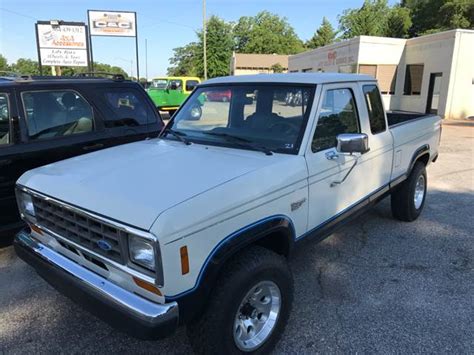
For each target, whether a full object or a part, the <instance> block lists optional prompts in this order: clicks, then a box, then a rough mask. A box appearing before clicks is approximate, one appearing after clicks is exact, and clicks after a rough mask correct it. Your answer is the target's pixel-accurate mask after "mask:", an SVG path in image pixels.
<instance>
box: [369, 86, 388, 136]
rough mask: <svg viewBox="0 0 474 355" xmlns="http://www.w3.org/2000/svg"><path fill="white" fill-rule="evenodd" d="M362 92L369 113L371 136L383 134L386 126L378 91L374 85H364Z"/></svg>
mask: <svg viewBox="0 0 474 355" xmlns="http://www.w3.org/2000/svg"><path fill="white" fill-rule="evenodd" d="M363 91H364V97H365V103H366V104H367V111H368V113H369V122H370V131H371V132H372V134H377V133H381V132H384V131H385V130H386V128H387V125H386V123H385V114H384V110H383V104H382V99H381V98H380V93H379V89H377V86H376V85H364V88H363Z"/></svg>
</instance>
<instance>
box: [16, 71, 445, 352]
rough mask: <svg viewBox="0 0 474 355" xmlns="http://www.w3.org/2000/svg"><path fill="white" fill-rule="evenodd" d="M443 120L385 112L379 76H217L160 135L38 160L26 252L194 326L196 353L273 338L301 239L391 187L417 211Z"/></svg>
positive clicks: (59, 283) (133, 307)
mask: <svg viewBox="0 0 474 355" xmlns="http://www.w3.org/2000/svg"><path fill="white" fill-rule="evenodd" d="M229 91H230V93H231V94H230V95H228V97H229V100H228V101H206V100H203V99H202V98H203V97H208V96H218V95H219V93H226V94H227V93H228V92H229ZM289 96H293V97H296V96H297V97H300V98H301V99H300V100H298V103H295V102H294V101H293V102H291V103H288V100H287V97H289ZM440 134H441V119H440V117H438V116H434V115H423V114H415V113H386V112H385V111H384V108H383V102H382V98H381V96H380V93H379V89H378V87H377V82H376V81H375V79H373V78H372V77H370V76H365V75H353V74H326V73H321V74H308V73H305V74H271V75H256V76H236V77H226V78H218V79H213V80H209V81H207V82H206V83H204V84H201V85H199V86H198V87H197V88H196V90H194V91H193V93H192V94H191V96H190V97H189V99H188V100H187V101H186V102H185V104H184V105H183V106H181V108H180V109H179V110H178V111H177V112H176V115H175V116H174V117H173V119H172V120H171V121H170V122H169V124H168V125H167V126H166V128H165V129H164V130H163V131H162V133H161V134H160V137H159V138H156V139H150V140H146V141H141V142H136V143H131V144H126V145H122V146H119V147H114V148H109V149H105V150H102V151H98V152H94V153H90V154H87V155H82V156H79V157H75V158H73V159H69V160H65V161H62V162H58V163H54V164H51V165H47V166H44V167H41V168H37V169H34V170H31V171H29V172H27V173H25V174H24V175H23V176H22V177H21V178H20V179H19V180H18V183H17V198H18V204H19V206H20V211H21V215H22V216H23V218H24V219H25V220H26V221H27V223H28V224H29V229H27V230H24V231H22V232H20V233H19V234H18V235H17V236H16V239H15V248H16V252H17V254H18V255H19V256H20V257H21V258H22V259H23V260H25V261H26V262H27V263H29V264H30V265H32V266H33V267H34V268H35V269H36V270H37V272H38V273H39V274H40V275H41V276H42V277H44V278H45V279H46V280H47V281H48V282H50V283H51V284H52V285H53V286H55V287H56V288H57V289H58V290H59V291H60V292H63V293H65V294H66V295H68V296H70V297H71V298H72V299H74V300H76V301H77V302H79V303H81V304H82V305H84V307H85V308H87V309H88V310H90V312H91V313H92V314H94V315H97V316H99V317H102V318H103V319H105V320H106V321H108V322H109V323H110V324H111V325H112V326H115V327H117V328H118V329H122V330H124V331H127V332H128V333H130V334H132V335H134V336H136V337H139V338H145V339H150V338H151V339H156V338H159V337H162V336H166V335H168V334H170V333H172V332H173V331H175V329H176V328H177V327H178V326H180V325H186V328H187V334H188V336H189V339H190V342H191V345H192V347H193V349H194V350H195V351H196V352H197V353H205V354H211V353H219V354H229V353H232V354H234V353H236V354H237V353H252V352H258V353H265V352H268V351H269V350H270V349H272V348H273V347H274V346H275V344H276V343H277V342H278V340H279V338H280V337H281V335H282V333H283V330H284V328H285V325H286V323H287V321H288V317H289V314H290V311H291V305H292V301H293V279H292V274H291V271H290V268H289V266H288V258H289V257H290V255H291V254H292V253H291V252H292V250H293V249H294V248H295V247H297V246H298V245H301V243H302V242H303V241H307V240H311V239H312V240H314V241H320V240H322V239H323V238H325V237H327V236H329V235H331V233H333V232H334V231H335V230H336V229H337V228H339V227H340V226H341V225H343V224H344V223H346V222H347V221H349V220H351V219H353V218H354V217H355V216H358V215H359V214H360V213H362V212H363V211H365V210H367V208H369V207H371V206H373V205H374V204H375V203H377V202H378V201H380V200H381V199H383V198H384V197H386V196H390V198H391V207H392V212H393V216H394V217H395V218H396V219H398V220H400V221H405V222H410V221H414V220H416V219H417V218H418V216H419V215H420V213H421V212H422V210H423V206H424V204H425V200H426V192H427V182H428V180H427V174H426V168H427V166H428V165H429V164H430V163H431V162H433V161H435V160H436V158H437V157H438V146H439V142H440ZM156 177H159V178H160V181H162V182H163V183H160V184H157V183H156ZM296 302H298V299H296Z"/></svg>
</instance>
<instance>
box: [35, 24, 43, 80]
mask: <svg viewBox="0 0 474 355" xmlns="http://www.w3.org/2000/svg"><path fill="white" fill-rule="evenodd" d="M35 31H36V49H37V51H38V66H39V72H40V75H41V76H42V75H43V66H42V65H41V50H40V46H39V37H38V24H37V23H36V24H35Z"/></svg>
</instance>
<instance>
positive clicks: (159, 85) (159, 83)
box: [153, 79, 168, 89]
mask: <svg viewBox="0 0 474 355" xmlns="http://www.w3.org/2000/svg"><path fill="white" fill-rule="evenodd" d="M167 85H168V80H166V79H153V88H154V89H166V86H167Z"/></svg>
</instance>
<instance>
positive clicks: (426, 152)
mask: <svg viewBox="0 0 474 355" xmlns="http://www.w3.org/2000/svg"><path fill="white" fill-rule="evenodd" d="M423 155H428V160H427V163H426V164H427V165H428V162H429V160H430V146H429V145H428V144H425V145H423V146H421V147H420V148H418V149H417V150H416V151H415V153H413V157H412V158H411V162H410V166H409V167H408V171H407V176H408V175H410V173H411V171H412V170H413V167H414V166H415V163H416V162H417V161H418V159H420V158H421V157H422V156H423Z"/></svg>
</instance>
